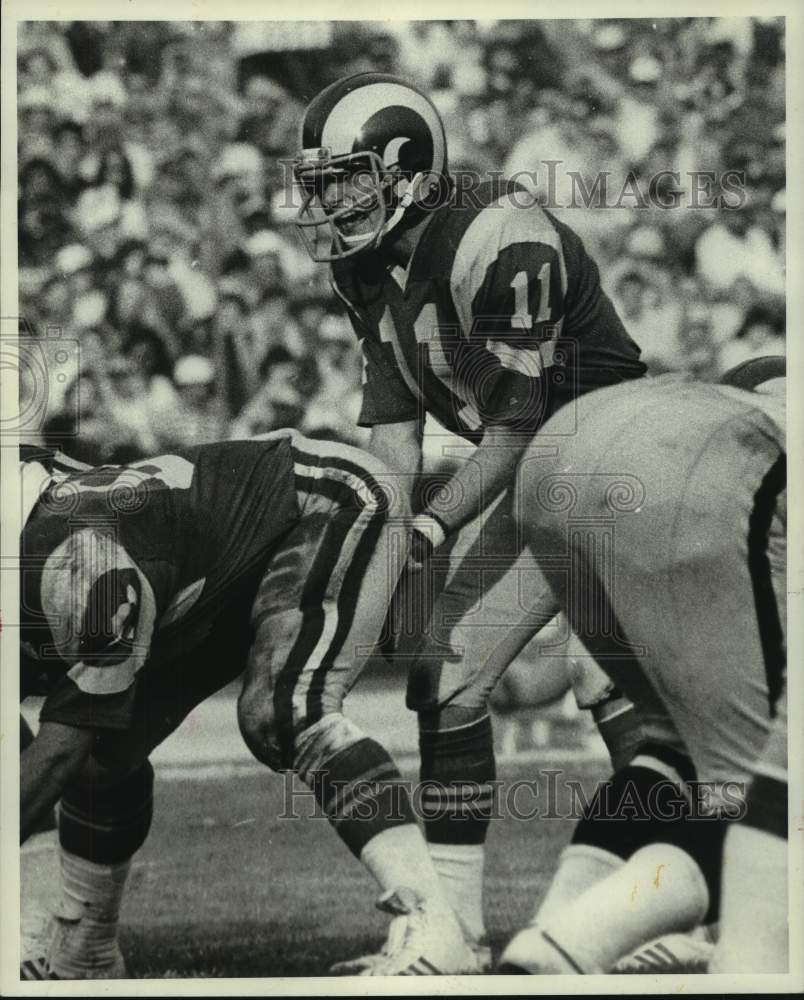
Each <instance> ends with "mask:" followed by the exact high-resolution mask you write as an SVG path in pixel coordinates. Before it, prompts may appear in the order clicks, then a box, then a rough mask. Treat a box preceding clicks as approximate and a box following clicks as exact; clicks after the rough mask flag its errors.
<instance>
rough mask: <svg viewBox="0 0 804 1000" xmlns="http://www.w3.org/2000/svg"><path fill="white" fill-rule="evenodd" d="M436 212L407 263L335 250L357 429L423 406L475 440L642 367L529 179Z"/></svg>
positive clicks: (570, 238) (576, 244) (566, 231)
mask: <svg viewBox="0 0 804 1000" xmlns="http://www.w3.org/2000/svg"><path fill="white" fill-rule="evenodd" d="M461 198H462V203H461V204H458V202H457V200H456V199H455V198H453V200H452V201H451V202H450V203H448V204H447V205H445V206H443V207H442V208H440V209H437V210H435V211H434V212H433V214H432V216H431V218H430V219H429V220H428V223H427V225H426V227H425V228H424V230H423V232H422V233H421V235H420V237H419V240H418V243H417V244H416V246H415V248H414V251H413V255H412V257H411V259H410V261H409V262H408V266H407V267H406V268H403V267H401V266H399V265H398V264H394V263H393V261H391V260H389V258H388V257H387V256H386V255H385V254H384V253H383V252H382V251H381V250H380V251H378V252H376V253H373V254H368V255H362V256H361V255H357V256H355V257H351V258H349V259H347V260H343V261H337V262H335V263H334V264H333V267H332V284H333V288H334V290H335V292H336V293H337V294H338V296H339V297H340V298H341V300H342V301H343V302H344V303H345V305H346V306H347V309H348V311H349V314H350V316H351V319H352V324H353V326H354V329H355V332H356V333H357V335H358V337H359V338H360V340H361V343H362V350H363V355H364V379H363V381H364V386H363V405H362V410H361V413H360V418H359V423H360V425H361V426H372V425H374V424H383V423H395V422H397V421H406V420H413V419H417V418H419V419H420V418H421V417H422V416H423V414H424V412H427V413H430V414H432V415H433V416H434V417H435V418H436V419H437V420H438V421H439V422H440V423H441V424H442V425H443V426H444V427H446V428H447V429H448V430H451V431H454V432H456V433H458V434H460V435H462V436H463V437H465V438H467V439H469V440H472V441H476V440H479V439H480V438H481V437H482V434H483V429H484V427H485V426H487V425H489V424H498V425H503V426H510V427H511V428H512V429H517V430H524V431H528V432H533V431H535V430H537V429H538V427H539V426H540V425H541V424H542V423H543V421H544V420H546V419H547V417H549V416H550V415H551V414H552V413H554V412H555V410H556V409H558V408H559V407H560V406H561V405H563V404H564V403H566V402H567V401H569V400H570V399H572V398H574V397H575V396H577V395H578V394H580V393H584V392H587V391H589V390H590V389H595V388H598V387H600V386H605V385H610V384H613V383H616V382H620V381H623V380H625V379H632V378H636V377H638V376H640V375H642V374H643V373H644V372H645V370H646V369H645V365H644V364H643V363H642V362H641V361H640V360H639V355H640V351H639V348H638V347H637V345H636V344H635V343H634V341H633V340H632V339H631V338H630V337H629V336H628V334H627V332H626V330H625V328H624V326H623V324H622V322H621V321H620V319H619V317H618V316H617V313H616V311H615V309H614V307H613V305H612V304H611V301H610V300H609V298H608V297H607V296H606V295H605V293H604V292H603V290H602V289H601V287H600V277H599V273H598V269H597V266H596V264H595V262H594V261H593V260H592V258H591V257H590V256H589V255H588V254H587V253H586V250H585V249H584V247H583V244H582V243H581V240H580V239H579V237H578V236H577V235H576V234H575V233H574V232H573V231H572V230H571V229H570V228H569V227H568V226H566V225H564V224H562V223H560V222H559V221H558V220H556V219H555V218H553V217H552V216H551V215H550V213H549V212H547V211H546V210H545V209H543V208H542V207H541V206H540V205H539V204H538V202H537V201H536V200H535V198H534V196H533V195H532V194H530V193H529V192H527V191H526V190H525V189H524V188H522V187H521V186H519V185H516V184H514V183H511V182H507V181H490V182H487V183H484V184H483V185H481V186H480V187H479V188H478V189H477V190H473V191H469V192H462V194H461Z"/></svg>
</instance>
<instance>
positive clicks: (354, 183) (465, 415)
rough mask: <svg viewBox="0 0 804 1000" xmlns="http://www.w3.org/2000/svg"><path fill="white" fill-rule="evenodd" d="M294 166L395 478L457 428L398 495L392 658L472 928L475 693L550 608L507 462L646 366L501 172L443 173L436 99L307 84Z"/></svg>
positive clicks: (431, 835) (585, 663)
mask: <svg viewBox="0 0 804 1000" xmlns="http://www.w3.org/2000/svg"><path fill="white" fill-rule="evenodd" d="M294 174H295V179H296V182H297V185H298V187H299V189H300V191H301V193H302V196H303V201H302V206H301V209H300V211H299V214H298V218H297V220H296V222H297V226H298V228H299V231H300V233H301V235H302V238H303V239H304V242H305V244H306V246H307V248H308V250H309V252H310V254H311V256H312V258H313V259H314V260H316V261H322V262H330V264H331V269H332V284H333V288H334V290H335V292H336V293H337V295H338V296H339V297H340V299H341V300H342V302H343V303H344V305H345V307H346V309H347V310H348V313H349V315H350V317H351V320H352V323H353V326H354V329H355V332H356V334H357V336H358V338H359V339H360V343H361V345H362V350H363V354H364V361H365V366H364V386H363V403H362V410H361V413H360V418H359V422H360V424H361V425H362V426H367V427H370V428H371V434H370V440H369V444H368V449H369V450H370V451H371V452H372V453H373V454H374V455H376V456H378V457H379V458H381V459H382V460H383V461H384V462H386V463H387V464H388V465H389V467H391V468H393V469H395V470H397V471H399V472H400V473H403V474H405V475H407V476H408V477H409V481H410V483H411V492H413V489H412V487H413V483H414V481H415V479H416V476H417V475H418V473H419V471H420V468H421V455H422V433H423V423H424V418H425V415H426V414H430V415H432V416H433V417H435V418H436V420H437V421H438V422H440V424H442V425H443V426H444V427H445V428H446V429H447V430H448V431H450V432H454V433H455V434H458V435H460V436H461V437H462V438H463V439H465V441H466V442H467V447H466V448H464V451H463V454H464V456H465V461H464V462H463V463H462V465H461V468H460V469H459V471H458V472H457V473H456V474H455V475H454V476H453V477H452V478H451V479H450V480H449V481H448V482H446V483H445V484H444V485H443V488H442V489H441V490H440V491H436V492H434V493H432V494H431V495H430V496H429V498H427V500H426V502H419V501H418V500H416V501H415V502H416V509H417V514H416V516H415V518H414V522H413V523H414V531H413V538H412V554H411V559H410V561H409V564H408V570H409V571H410V577H409V579H410V580H412V582H413V586H412V587H411V590H410V592H409V595H408V605H407V608H408V613H409V614H408V613H404V612H403V614H402V618H403V624H402V626H401V627H400V632H401V633H403V634H402V635H401V636H400V639H399V648H398V651H397V655H398V656H400V657H403V656H404V657H406V658H407V659H408V661H409V663H410V674H409V687H408V705H409V707H410V708H411V709H413V710H415V711H416V712H417V713H418V719H419V732H420V750H421V779H422V782H423V785H424V786H425V787H426V788H427V789H428V797H427V799H426V801H425V806H426V807H427V813H426V815H425V817H424V820H425V830H426V835H427V839H428V842H429V845H430V851H431V854H432V857H433V859H434V861H435V865H436V868H437V870H438V871H439V873H440V874H441V876H442V878H443V879H444V883H445V887H446V889H447V892H448V894H449V897H450V899H451V900H452V902H453V905H454V907H455V910H456V912H457V913H458V914H459V916H460V917H461V920H462V922H463V923H464V930H465V933H466V935H467V940H468V941H470V942H471V943H472V944H473V945H478V942H480V941H481V939H482V938H483V936H484V924H483V913H482V878H483V844H484V841H485V838H486V834H487V829H488V824H489V812H490V808H491V794H492V792H491V784H490V783H491V782H492V781H493V779H494V777H495V762H494V753H493V741H492V731H491V724H490V720H489V715H488V705H487V702H488V696H489V693H490V692H491V690H492V689H493V688H494V686H495V684H496V682H497V681H498V679H499V678H500V677H501V675H502V674H503V672H504V671H505V669H506V667H507V666H508V665H509V664H510V663H511V661H512V659H513V658H514V657H515V656H516V655H517V654H518V653H519V652H520V650H521V649H522V647H523V645H524V644H525V643H526V642H527V641H529V639H530V638H531V636H532V635H533V633H534V630H538V627H539V626H541V625H544V624H545V623H546V622H548V621H550V620H551V619H552V618H553V616H554V614H555V612H556V606H555V601H554V598H553V595H552V594H551V593H550V591H549V587H548V586H547V585H546V583H545V584H544V585H543V587H542V590H543V600H542V601H541V602H536V604H535V605H533V606H531V607H530V608H529V610H527V611H525V609H524V605H523V600H522V595H521V593H520V589H521V583H522V581H523V580H524V578H525V577H528V578H529V579H530V578H532V577H533V575H534V574H538V570H536V568H535V567H534V565H533V561H532V559H531V558H530V556H529V555H527V554H523V544H522V540H521V537H520V534H519V533H518V531H517V528H516V523H515V511H514V492H513V490H512V488H511V487H512V484H513V480H514V473H515V469H516V466H517V462H518V460H519V459H520V457H521V455H522V453H523V451H524V448H525V447H526V445H527V444H528V443H529V442H530V441H531V440H532V438H533V434H534V433H535V432H536V431H538V429H539V427H540V426H541V425H542V423H543V421H544V420H546V419H547V418H548V417H549V416H550V415H551V414H554V413H556V412H561V413H563V415H564V425H563V426H564V427H565V433H567V434H573V433H574V416H573V406H572V405H571V404H572V403H573V402H574V401H575V400H576V399H578V398H579V397H580V396H582V395H583V394H584V393H586V392H588V391H589V390H592V389H597V388H599V387H601V386H607V385H612V384H616V383H619V382H623V381H626V380H630V379H635V378H639V377H640V376H641V375H643V373H644V372H645V366H644V365H643V364H642V362H641V361H640V359H639V354H640V352H639V348H638V347H637V345H636V344H635V343H634V342H633V341H632V340H631V338H630V337H629V336H628V334H627V332H626V330H625V329H624V327H623V325H622V323H621V322H620V319H619V318H618V316H617V314H616V312H615V310H614V307H613V306H612V304H611V302H610V301H609V299H608V298H607V296H606V295H605V293H604V292H603V291H602V289H601V286H600V280H599V274H598V269H597V266H596V264H595V262H594V261H593V260H592V258H591V257H590V256H589V254H588V253H587V252H586V250H585V249H584V247H583V244H582V243H581V240H580V239H579V238H578V236H577V235H576V234H575V233H574V232H573V231H572V230H571V229H570V228H569V227H568V226H566V225H563V224H562V223H560V222H558V221H557V220H556V219H555V218H553V216H551V214H550V213H549V212H547V211H546V210H544V209H543V208H541V207H540V205H539V204H538V202H537V201H536V200H535V198H534V197H533V196H532V195H531V194H529V193H528V192H526V191H525V190H523V189H522V188H521V187H519V186H518V185H516V184H514V183H510V182H507V181H504V180H499V179H497V180H492V181H489V182H486V183H482V184H480V185H474V186H467V185H466V184H464V183H462V182H459V183H456V182H455V180H454V179H453V178H452V177H451V175H450V173H449V171H448V166H447V148H446V139H445V133H444V128H443V125H442V122H441V120H440V118H439V115H438V113H437V111H436V109H435V107H434V106H433V104H432V102H431V101H430V100H429V99H428V98H427V97H426V96H425V95H424V94H422V93H421V92H420V91H419V90H417V89H416V88H415V87H413V86H411V85H410V84H408V83H406V82H405V81H404V80H400V79H397V78H395V77H393V76H387V75H384V74H379V73H361V74H357V75H355V76H351V77H348V78H346V79H343V80H340V81H338V82H336V83H334V84H333V85H331V86H329V87H327V88H326V89H325V90H324V91H322V92H321V93H320V94H319V95H318V96H317V97H316V98H315V99H314V100H313V101H312V102H311V104H310V105H309V107H308V108H307V111H306V113H305V115H304V118H303V121H302V126H301V149H300V152H299V154H298V157H297V159H296V161H295V166H294ZM452 441H453V443H454V438H453V439H452ZM537 441H538V437H537ZM456 533H458V535H457V538H455V539H454V544H453V545H452V546H451V548H450V549H449V554H448V556H446V557H445V558H444V559H441V560H439V557H438V554H437V550H438V548H439V546H441V545H442V544H443V543H444V541H445V539H446V538H447V536H455V535H456ZM433 550H436V555H435V556H434V557H433ZM431 557H433V558H432V559H431ZM420 570H427V572H419V573H418V576H419V578H420V579H419V581H417V579H416V574H417V571H420ZM431 570H435V571H437V576H435V578H434V577H433V575H431V572H430V571H431ZM434 580H435V582H434ZM444 581H446V583H445V586H443V588H441V586H440V585H441V583H443V582H444ZM431 586H432V587H434V588H435V589H436V590H439V589H440V594H439V596H438V597H437V599H436V603H435V606H434V608H432V609H431V610H429V611H425V612H422V613H421V616H420V620H419V621H416V614H415V613H414V612H411V611H410V609H411V607H413V606H414V605H415V604H416V602H419V604H421V605H422V606H424V607H425V608H426V607H427V601H428V594H429V593H431V590H430V588H431ZM414 598H415V600H414ZM403 607H404V603H403ZM406 617H412V618H413V619H414V625H413V627H412V628H408V625H407V624H406V621H405V620H406ZM427 620H429V626H428V627H425V626H426V623H427ZM534 626H535V628H534ZM406 632H409V633H411V634H410V635H408V636H406V635H405V634H404V633H406ZM565 639H566V636H565ZM579 662H580V664H581V667H580V670H579V671H578V673H577V675H576V676H575V678H574V687H575V694H576V698H577V700H578V703H579V705H580V706H581V707H592V708H593V709H594V711H595V714H596V717H597V719H598V723H599V724H601V732H602V733H603V735H604V739H606V740H607V742H608V744H609V747H610V749H612V750H613V756H614V757H615V762H617V763H620V762H622V761H624V760H627V759H628V756H629V754H630V752H631V751H632V749H633V747H632V746H631V741H632V740H633V739H634V736H633V733H632V732H631V730H630V725H629V720H628V718H627V717H628V716H629V714H630V713H629V706H628V705H627V703H626V702H625V701H624V699H622V697H621V696H620V695H619V693H618V692H617V691H616V690H615V689H614V686H613V685H612V684H611V683H610V681H609V680H608V678H607V677H606V675H605V674H603V673H602V672H601V671H600V670H599V669H598V668H597V666H596V665H595V664H594V663H593V662H592V661H591V660H590V659H589V658H588V657H587V658H586V659H585V660H581V661H579ZM430 789H432V790H433V791H432V792H431V791H429V790H430ZM435 789H441V790H442V791H441V792H436V791H435ZM584 865H585V867H584V872H585V873H586V874H589V866H588V865H586V864H585V863H584ZM584 877H585V875H584V874H582V873H581V874H579V878H584ZM367 960H368V961H370V959H367Z"/></svg>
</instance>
